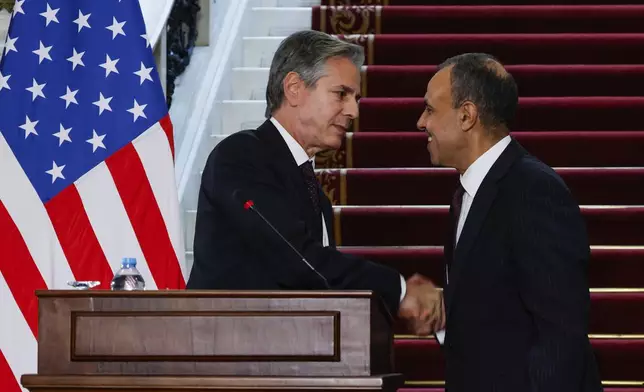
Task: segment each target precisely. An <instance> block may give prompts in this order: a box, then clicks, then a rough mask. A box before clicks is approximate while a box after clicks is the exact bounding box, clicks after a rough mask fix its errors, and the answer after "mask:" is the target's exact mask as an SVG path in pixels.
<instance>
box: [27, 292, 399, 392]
mask: <svg viewBox="0 0 644 392" xmlns="http://www.w3.org/2000/svg"><path fill="white" fill-rule="evenodd" d="M37 296H38V298H39V320H38V330H39V332H38V335H39V336H38V374H35V375H23V376H22V378H21V382H22V385H23V386H24V387H25V388H27V389H29V390H30V391H31V392H54V391H56V392H72V391H73V392H99V391H100V392H107V391H110V392H116V391H119V392H125V391H128V392H134V391H136V392H152V391H155V392H157V391H166V392H171V391H186V390H189V391H191V392H197V391H216V390H224V389H225V390H227V391H229V392H230V391H247V390H253V391H265V390H271V391H283V390H284V391H285V390H289V391H293V390H299V389H306V390H308V391H323V390H342V391H355V390H361V391H365V390H367V391H394V390H396V389H397V388H399V387H401V386H402V384H403V379H402V375H400V374H392V369H393V334H392V321H391V316H389V314H388V313H387V312H386V310H385V309H384V307H383V306H382V303H381V302H380V300H379V299H377V297H375V296H374V294H372V293H371V292H361V291H357V292H353V291H321V292H313V291H303V292H293V291H280V292H268V291H252V292H245V291H226V292H224V291H170V290H167V291H140V292H124V291H100V290H97V291H92V290H89V291H55V290H53V291H39V292H37Z"/></svg>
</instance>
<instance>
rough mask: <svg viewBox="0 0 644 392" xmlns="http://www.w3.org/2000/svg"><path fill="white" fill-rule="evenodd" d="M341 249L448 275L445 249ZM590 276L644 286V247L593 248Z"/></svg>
mask: <svg viewBox="0 0 644 392" xmlns="http://www.w3.org/2000/svg"><path fill="white" fill-rule="evenodd" d="M339 250H340V251H341V252H344V253H349V254H353V255H356V256H360V257H364V258H366V259H369V260H372V261H374V262H377V263H379V264H384V265H387V266H389V267H392V268H395V269H396V270H398V271H399V272H400V273H401V274H402V275H403V276H405V277H406V278H407V277H410V276H412V275H413V274H415V273H419V274H422V275H425V276H427V277H428V278H430V279H431V280H432V281H434V282H440V283H443V277H444V276H445V275H444V269H443V263H444V254H443V247H442V246H408V247H405V246H401V247H398V246H392V247H377V246H372V247H370V246H365V247H360V246H344V247H342V246H341V247H339ZM588 274H589V275H588V279H589V285H590V287H593V288H603V289H614V288H616V287H621V288H640V287H644V282H642V276H644V246H617V247H611V246H609V247H602V246H591V249H590V265H589V271H588ZM643 292H644V291H643Z"/></svg>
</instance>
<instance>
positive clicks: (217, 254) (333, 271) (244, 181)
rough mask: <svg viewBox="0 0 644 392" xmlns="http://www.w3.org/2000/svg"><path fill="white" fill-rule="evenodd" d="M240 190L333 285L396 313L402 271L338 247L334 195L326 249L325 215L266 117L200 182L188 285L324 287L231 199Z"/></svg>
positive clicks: (226, 145) (220, 152) (225, 145)
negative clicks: (373, 296) (368, 293)
mask: <svg viewBox="0 0 644 392" xmlns="http://www.w3.org/2000/svg"><path fill="white" fill-rule="evenodd" d="M236 189H239V190H241V192H242V194H243V195H245V197H246V198H250V199H252V200H253V201H254V202H255V206H256V207H257V209H258V210H259V211H260V212H261V213H262V214H263V215H264V216H265V217H266V218H267V219H268V220H269V221H270V222H271V223H272V224H273V226H275V228H276V229H277V230H279V232H281V233H282V235H283V236H284V237H285V238H287V239H288V240H289V241H290V242H291V243H292V244H293V246H294V247H295V248H296V249H297V250H298V251H299V252H300V253H301V254H302V255H303V256H304V257H305V258H306V259H307V260H308V262H309V263H311V264H312V265H313V266H314V267H315V268H316V270H317V271H318V272H320V273H321V274H322V275H323V276H324V277H325V278H326V279H327V281H328V282H329V285H330V286H331V288H332V289H352V290H373V291H374V292H376V293H377V294H379V295H380V297H381V298H382V299H383V301H384V302H385V303H386V305H387V307H388V308H389V311H390V312H391V313H392V314H396V313H397V311H398V305H399V302H400V293H401V287H400V275H399V274H398V272H397V271H396V270H393V269H390V268H388V267H385V266H382V265H379V264H376V263H373V262H370V261H367V260H364V259H360V258H357V257H353V256H350V255H347V254H343V253H341V252H339V251H338V250H337V249H336V246H335V243H334V240H333V239H334V233H333V214H332V209H331V203H330V201H329V199H328V198H327V197H326V196H325V195H324V193H323V192H322V191H320V199H321V204H322V210H323V214H324V219H325V222H326V227H327V230H328V235H329V241H330V246H329V247H323V246H322V219H321V217H320V216H319V215H316V214H315V212H314V210H313V204H312V202H311V201H310V199H309V196H308V193H307V189H306V185H305V181H304V177H303V175H302V172H301V170H300V168H299V167H298V166H297V164H296V163H295V160H294V158H293V155H292V154H291V152H290V150H289V149H288V146H287V145H286V142H285V141H284V139H283V138H282V136H281V135H280V134H279V131H278V130H277V129H276V128H275V126H274V125H273V124H272V123H271V122H270V121H266V122H265V123H264V124H262V125H261V126H260V127H259V128H258V129H256V130H247V131H242V132H238V133H235V134H233V135H231V136H229V137H228V138H226V139H225V140H223V141H222V142H221V143H219V145H217V147H216V148H215V149H214V150H213V151H212V152H211V154H210V156H209V158H208V161H207V163H206V166H205V169H204V171H203V175H202V179H201V188H200V191H199V204H198V210H197V222H196V233H195V239H194V265H193V267H192V271H191V273H190V278H189V280H188V283H187V288H189V289H246V290H262V289H266V290H291V289H292V290H306V289H324V288H325V285H324V281H323V280H322V279H321V278H320V277H319V276H318V275H317V274H315V272H313V271H311V270H310V269H309V268H308V267H307V266H306V264H305V263H304V262H302V260H301V259H300V258H299V257H298V256H297V254H296V253H295V252H294V251H293V250H292V249H290V248H289V247H288V245H286V244H285V243H284V242H283V241H282V240H281V239H280V238H279V236H278V235H276V234H275V233H274V232H273V231H271V229H270V228H269V226H268V225H267V224H266V223H264V222H263V221H262V220H260V218H259V217H258V216H257V215H256V214H255V213H254V212H252V211H249V210H245V209H244V208H243V205H242V203H241V202H239V201H236V200H235V198H233V196H232V195H233V192H234V191H235V190H236Z"/></svg>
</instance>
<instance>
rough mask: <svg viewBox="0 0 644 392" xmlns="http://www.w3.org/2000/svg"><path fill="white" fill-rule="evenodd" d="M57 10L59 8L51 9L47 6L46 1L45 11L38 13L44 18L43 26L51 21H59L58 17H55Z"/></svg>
mask: <svg viewBox="0 0 644 392" xmlns="http://www.w3.org/2000/svg"><path fill="white" fill-rule="evenodd" d="M58 11H60V8H56V9H55V10H52V9H51V7H50V6H49V3H47V11H45V12H43V13H41V14H40V15H42V16H43V17H44V18H45V19H46V21H45V27H46V26H49V24H50V23H51V22H56V23H59V22H58V18H57V17H56V14H57V13H58Z"/></svg>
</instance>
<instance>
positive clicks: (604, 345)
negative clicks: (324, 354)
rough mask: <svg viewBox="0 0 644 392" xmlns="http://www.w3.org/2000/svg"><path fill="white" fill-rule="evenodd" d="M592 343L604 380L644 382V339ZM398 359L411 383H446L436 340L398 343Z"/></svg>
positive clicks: (411, 340) (441, 355)
mask: <svg viewBox="0 0 644 392" xmlns="http://www.w3.org/2000/svg"><path fill="white" fill-rule="evenodd" d="M625 318H626V316H625ZM501 338H503V337H499V339H501ZM490 339H491V340H492V341H493V340H494V339H495V338H494V337H490ZM591 343H592V346H593V350H594V352H595V356H596V360H597V366H598V368H599V373H600V374H601V377H602V379H603V380H611V381H613V380H620V381H625V382H627V381H631V382H634V383H635V382H640V383H641V382H642V381H641V379H642V372H641V369H644V339H591ZM493 349H494V344H493V343H491V344H490V350H493ZM482 350H484V349H482ZM484 351H485V350H484ZM394 355H395V362H394V363H395V368H396V369H395V371H396V372H400V373H403V374H404V375H405V379H406V380H407V381H442V380H444V379H445V377H444V372H445V369H444V366H445V365H444V358H443V354H442V351H441V349H440V346H439V345H438V343H437V342H436V341H435V340H434V339H420V340H419V339H396V340H395V342H394ZM608 385H610V384H608ZM614 385H615V384H613V386H614ZM640 385H641V384H640Z"/></svg>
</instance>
